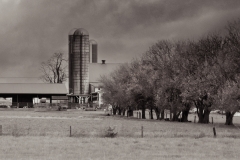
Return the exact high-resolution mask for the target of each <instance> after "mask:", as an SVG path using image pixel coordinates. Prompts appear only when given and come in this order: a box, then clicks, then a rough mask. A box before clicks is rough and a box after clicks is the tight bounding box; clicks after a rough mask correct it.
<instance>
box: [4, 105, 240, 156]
mask: <svg viewBox="0 0 240 160" xmlns="http://www.w3.org/2000/svg"><path fill="white" fill-rule="evenodd" d="M193 116H194V115H190V117H189V118H190V119H191V118H193ZM211 116H214V120H215V121H214V122H215V124H214V126H215V127H216V130H217V137H216V138H213V125H212V124H195V123H179V122H166V121H156V120H140V119H136V118H127V117H120V116H105V115H104V114H103V112H101V111H99V112H84V111H79V110H72V111H64V112H57V111H56V112H34V111H11V110H7V111H0V125H2V129H3V136H1V137H0V143H1V145H0V156H1V158H0V159H103V160H105V159H106V160H107V159H116V160H118V159H119V160H120V159H149V160H152V159H239V157H240V152H239V151H240V149H239V145H240V130H239V129H238V128H237V127H236V126H225V125H224V124H223V123H222V121H224V120H223V118H222V116H220V115H211ZM234 120H235V124H236V125H239V121H240V120H239V117H234ZM70 126H71V129H72V130H71V131H72V132H71V135H72V137H69V136H70ZM109 126H111V127H115V132H117V137H116V138H103V137H104V136H105V134H106V133H105V131H106V129H107V127H109ZM142 126H143V129H144V131H143V138H141V127H142Z"/></svg>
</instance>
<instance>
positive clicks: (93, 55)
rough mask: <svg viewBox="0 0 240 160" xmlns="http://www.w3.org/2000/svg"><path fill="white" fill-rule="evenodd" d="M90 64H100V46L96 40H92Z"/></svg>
mask: <svg viewBox="0 0 240 160" xmlns="http://www.w3.org/2000/svg"><path fill="white" fill-rule="evenodd" d="M90 58H91V60H90V62H91V63H97V62H98V45H97V42H96V41H95V40H93V39H92V40H90Z"/></svg>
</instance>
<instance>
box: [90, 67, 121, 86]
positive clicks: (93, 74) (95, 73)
mask: <svg viewBox="0 0 240 160" xmlns="http://www.w3.org/2000/svg"><path fill="white" fill-rule="evenodd" d="M120 64H122V63H105V64H102V63H89V82H90V83H92V82H99V80H100V78H101V76H103V75H106V76H107V75H109V74H110V73H111V72H113V71H114V70H116V69H117V68H118V67H119V66H120Z"/></svg>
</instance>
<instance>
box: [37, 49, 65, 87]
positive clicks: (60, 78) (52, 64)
mask: <svg viewBox="0 0 240 160" xmlns="http://www.w3.org/2000/svg"><path fill="white" fill-rule="evenodd" d="M66 68H67V60H66V59H64V54H63V53H61V52H58V53H54V54H53V55H52V57H51V58H50V59H49V60H48V61H46V62H42V63H41V67H40V71H41V72H42V76H40V79H41V80H43V81H44V82H49V83H63V82H64V81H66V78H67V73H66Z"/></svg>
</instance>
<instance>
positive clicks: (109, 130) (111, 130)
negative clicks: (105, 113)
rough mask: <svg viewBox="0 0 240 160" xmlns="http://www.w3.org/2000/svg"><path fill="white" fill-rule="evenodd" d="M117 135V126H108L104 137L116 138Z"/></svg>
mask: <svg viewBox="0 0 240 160" xmlns="http://www.w3.org/2000/svg"><path fill="white" fill-rule="evenodd" d="M116 136H117V132H116V131H115V127H110V126H109V127H108V128H107V129H106V131H105V135H104V137H110V138H114V137H116Z"/></svg>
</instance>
